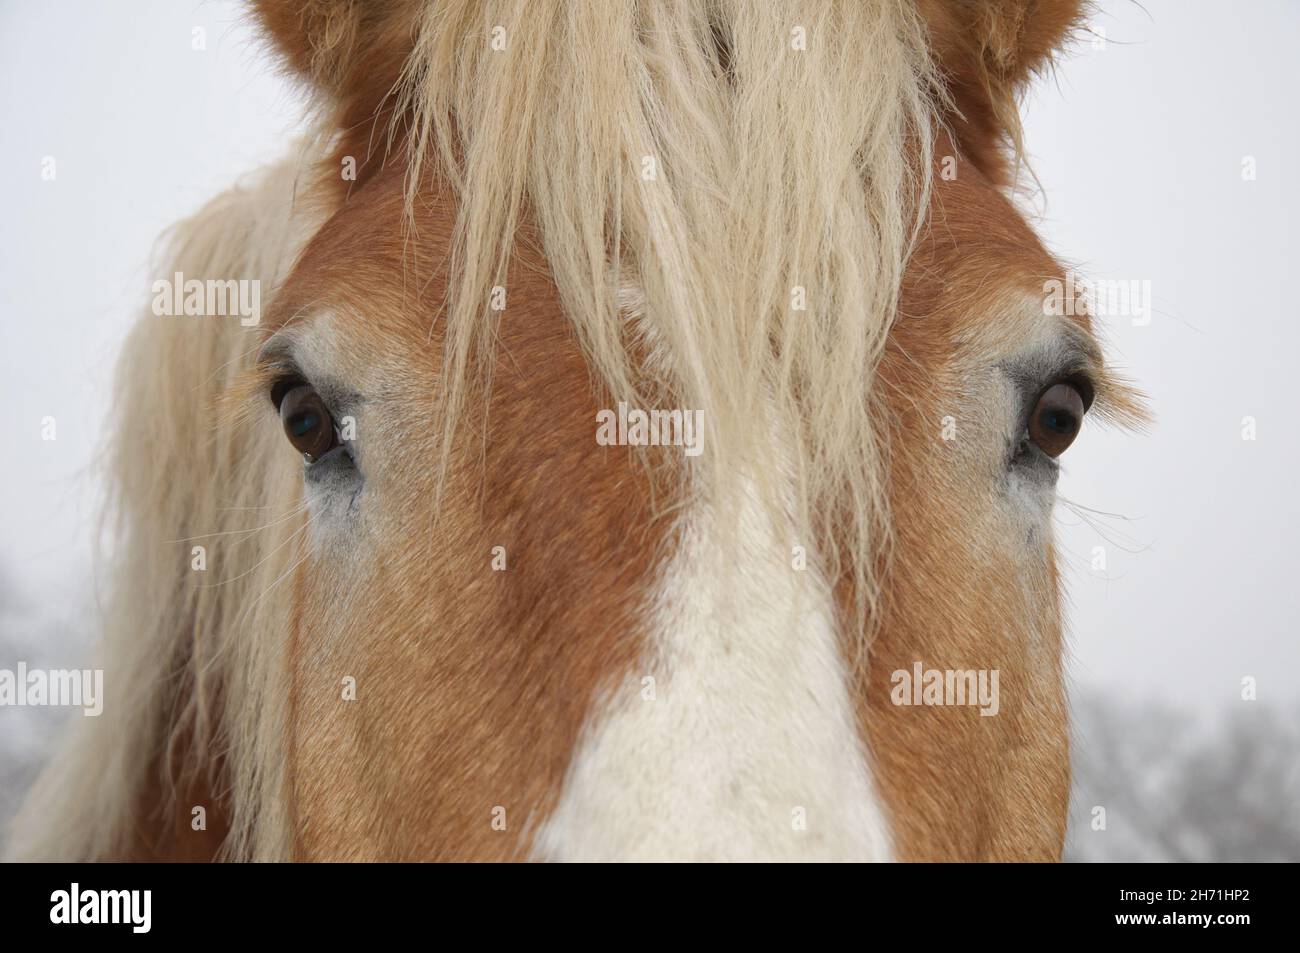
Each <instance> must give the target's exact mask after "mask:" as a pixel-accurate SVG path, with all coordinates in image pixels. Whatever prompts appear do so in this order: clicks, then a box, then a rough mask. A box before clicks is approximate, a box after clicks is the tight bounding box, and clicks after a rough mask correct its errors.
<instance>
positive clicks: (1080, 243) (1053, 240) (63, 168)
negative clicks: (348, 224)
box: [0, 0, 1300, 861]
mask: <svg viewBox="0 0 1300 953" xmlns="http://www.w3.org/2000/svg"><path fill="white" fill-rule="evenodd" d="M1240 12H1241V8H1240V7H1239V6H1235V5H1233V4H1231V3H1228V2H1226V0H1224V2H1218V3H1216V2H1208V0H1206V2H1191V0H1182V2H1174V0H1144V2H1143V4H1142V5H1141V6H1138V5H1137V4H1136V3H1132V2H1129V0H1107V2H1102V3H1101V4H1100V12H1099V14H1098V15H1097V16H1096V17H1095V19H1094V20H1093V23H1092V25H1093V27H1094V29H1095V30H1096V31H1097V37H1096V39H1095V41H1094V42H1084V43H1082V44H1080V45H1079V46H1078V47H1077V48H1076V49H1075V50H1074V51H1073V54H1072V55H1071V56H1069V57H1068V58H1067V59H1065V61H1064V63H1063V65H1062V67H1061V69H1060V70H1059V71H1058V74H1057V75H1056V76H1055V77H1050V78H1048V79H1047V80H1045V81H1044V82H1042V83H1040V84H1039V86H1038V87H1037V88H1036V90H1035V92H1034V94H1033V96H1032V97H1031V98H1030V101H1029V102H1028V103H1027V106H1026V119H1027V143H1028V146H1029V150H1030V153H1031V155H1032V157H1033V169H1034V172H1035V173H1036V174H1037V176H1038V179H1039V180H1040V181H1041V183H1042V185H1043V189H1044V194H1045V195H1046V197H1047V198H1046V200H1045V201H1044V200H1043V199H1042V198H1037V199H1032V200H1030V203H1029V204H1030V206H1031V207H1032V209H1033V211H1034V213H1035V217H1036V220H1037V221H1038V223H1039V227H1040V231H1041V233H1042V234H1043V235H1044V236H1045V238H1046V240H1047V241H1048V244H1049V246H1050V247H1051V248H1052V249H1053V251H1055V252H1056V253H1057V254H1058V255H1060V256H1061V257H1062V258H1063V259H1064V260H1066V261H1068V262H1072V263H1074V264H1076V265H1077V266H1078V267H1079V268H1080V269H1081V270H1082V271H1083V273H1084V274H1086V275H1088V276H1089V277H1092V278H1108V279H1137V280H1149V281H1150V282H1151V283H1152V289H1153V293H1154V298H1155V316H1154V319H1153V320H1152V321H1151V323H1150V324H1149V325H1147V326H1142V327H1135V326H1133V325H1132V324H1131V322H1129V321H1128V320H1127V319H1113V320H1111V321H1109V322H1108V323H1107V326H1106V327H1105V328H1104V329H1103V330H1104V334H1105V336H1106V338H1107V341H1108V348H1109V353H1110V355H1111V357H1112V359H1113V360H1114V361H1115V362H1116V363H1117V364H1119V365H1120V366H1121V367H1122V368H1123V369H1124V370H1125V371H1126V372H1127V374H1128V375H1129V376H1130V377H1132V378H1133V379H1135V380H1136V381H1138V382H1139V383H1140V385H1141V386H1142V388H1143V389H1144V390H1146V391H1147V392H1148V393H1149V394H1150V395H1151V397H1152V399H1153V406H1154V408H1155V411H1156V414H1157V418H1158V419H1157V426H1156V427H1155V428H1154V429H1153V431H1152V432H1151V433H1150V434H1148V435H1143V436H1133V435H1129V434H1121V433H1116V432H1108V431H1106V430H1104V429H1098V428H1095V427H1093V428H1087V429H1086V431H1085V434H1084V436H1083V437H1082V438H1081V439H1080V446H1079V447H1078V448H1077V449H1076V451H1075V452H1074V453H1073V454H1071V457H1070V460H1069V463H1068V465H1067V468H1066V471H1065V473H1064V476H1063V478H1062V483H1061V496H1062V498H1063V500H1065V501H1068V503H1069V504H1070V505H1062V506H1060V507H1058V511H1057V524H1058V533H1059V538H1060V543H1061V549H1062V553H1063V556H1064V559H1063V561H1064V563H1065V566H1066V571H1067V575H1068V581H1069V592H1070V596H1071V603H1072V608H1071V610H1070V613H1069V618H1070V629H1071V644H1070V673H1071V686H1072V695H1073V707H1074V711H1075V720H1074V724H1075V734H1076V739H1077V740H1076V748H1075V774H1076V789H1075V792H1074V805H1073V808H1072V811H1071V837H1070V845H1069V852H1068V853H1069V857H1070V858H1071V859H1075V860H1086V861H1092V860H1284V859H1285V860H1293V861H1294V860H1300V638H1297V622H1296V619H1297V616H1300V611H1298V610H1300V585H1297V583H1296V581H1295V576H1296V574H1297V570H1298V569H1300V560H1297V558H1296V555H1295V545H1294V540H1295V539H1296V538H1297V535H1298V534H1300V496H1298V495H1297V494H1296V493H1295V492H1294V487H1293V485H1292V481H1293V479H1294V473H1295V472H1296V469H1297V463H1298V462H1300V460H1298V459H1297V456H1298V454H1297V451H1298V443H1300V442H1298V440H1297V426H1296V423H1295V420H1294V418H1293V417H1292V415H1291V413H1290V412H1289V411H1288V410H1287V409H1286V408H1287V407H1288V406H1289V401H1290V399H1291V398H1292V396H1293V394H1294V387H1293V385H1292V382H1291V381H1292V377H1293V376H1294V355H1295V354H1296V353H1297V352H1300V322H1297V321H1296V319H1295V315H1294V304H1293V298H1292V295H1291V294H1290V284H1291V282H1290V277H1291V274H1292V267H1291V266H1292V264H1293V260H1294V257H1295V252H1296V239H1295V235H1296V229H1297V225H1296V223H1297V222H1300V190H1297V188H1296V187H1295V179H1294V177H1293V176H1292V175H1291V168H1290V166H1289V165H1288V162H1294V161H1295V159H1294V157H1295V156H1297V155H1300V141H1298V140H1300V126H1298V125H1297V123H1296V122H1295V121H1294V118H1295V108H1294V105H1293V98H1294V96H1295V95H1296V93H1297V91H1300V82H1298V80H1300V60H1297V58H1296V57H1295V55H1294V49H1295V46H1296V43H1297V40H1300V5H1297V4H1296V3H1293V2H1289V0H1254V2H1252V3H1251V4H1250V15H1249V16H1248V17H1243V16H1240V15H1239V14H1240ZM198 30H201V31H202V34H201V36H202V40H203V43H202V46H203V48H202V49H196V48H195V46H196V36H198V35H199V34H196V31H198ZM300 111H301V104H300V101H299V99H298V97H297V95H296V93H295V92H294V90H293V89H292V88H291V87H290V86H288V85H287V84H286V83H285V81H284V80H283V79H282V78H280V77H279V76H278V75H277V74H276V72H275V70H274V68H273V64H272V61H271V59H270V57H269V56H268V55H267V53H266V52H265V51H264V50H263V49H261V48H260V47H259V46H258V44H257V43H256V42H255V41H254V38H253V36H252V33H251V31H250V30H249V29H248V28H247V25H246V24H245V23H243V22H242V10H241V8H240V6H239V5H238V4H236V3H227V2H209V3H190V2H185V0H180V2H178V0H124V2H121V3H114V4H99V3H91V2H70V0H69V2H60V3H49V4H43V3H35V2H31V0H10V2H8V3H4V4H0V119H2V120H3V128H4V129H5V148H3V149H0V208H3V209H4V213H5V214H4V216H3V219H2V220H0V315H2V316H3V317H2V318H0V320H2V321H3V345H0V387H2V388H3V400H4V404H3V406H4V407H5V408H6V416H7V419H9V420H10V422H11V426H10V427H9V432H8V437H7V439H6V441H5V450H6V452H5V459H4V466H3V467H2V468H0V515H2V519H0V526H3V532H2V533H0V667H7V668H12V667H13V666H14V665H15V664H16V663H17V661H18V660H19V659H22V660H25V661H27V662H28V663H29V664H30V665H32V666H45V667H74V666H76V665H77V664H78V663H79V662H80V661H81V660H82V659H83V658H84V654H85V649H86V646H87V645H88V644H89V642H90V640H91V638H92V635H93V622H92V621H91V620H93V617H94V611H95V604H96V586H95V583H94V579H95V568H94V567H95V559H94V555H93V553H92V549H91V539H92V527H93V520H94V513H95V506H96V501H97V493H98V485H99V484H98V479H99V476H98V472H97V469H96V452H97V450H98V448H99V447H101V446H102V439H103V436H102V435H103V434H104V432H105V427H106V424H107V421H108V417H109V414H110V412H111V407H110V406H109V404H108V400H107V395H108V383H109V381H110V379H111V373H112V367H113V359H114V355H115V353H116V349H117V347H118V343H119V342H120V341H121V339H122V338H123V336H124V334H125V332H126V329H127V327H128V325H129V323H130V320H131V318H132V316H133V315H134V314H135V313H136V312H137V310H138V308H139V307H140V306H141V304H142V302H144V301H145V300H147V299H146V297H145V295H146V293H147V289H148V275H147V273H146V264H147V262H148V258H149V253H150V249H151V246H152V243H153V241H154V239H155V238H156V237H157V235H158V234H159V232H161V231H162V229H163V228H165V227H166V226H167V225H168V224H170V223H171V222H173V221H175V220H176V219H178V218H180V217H182V216H183V215H185V214H187V213H189V212H191V211H193V210H194V209H196V208H197V207H198V206H199V205H200V204H202V202H203V201H204V200H205V199H207V198H208V197H210V196H212V195H213V194H215V193H216V192H218V191H220V190H221V189H223V188H224V187H226V186H227V185H228V184H230V183H231V182H232V181H234V180H235V179H236V178H238V177H239V176H240V175H241V174H242V173H244V172H246V171H248V170H251V169H253V168H255V167H256V166H257V165H259V164H260V163H262V162H264V161H267V160H269V159H272V158H275V157H276V156H277V155H278V154H279V152H280V150H281V148H282V144H283V143H284V142H285V141H286V139H287V136H288V135H289V134H290V132H291V131H292V130H293V129H294V128H295V127H296V125H297V123H298V121H299V117H300ZM47 156H50V157H53V158H54V160H55V162H56V170H57V177H56V178H55V180H54V181H44V180H42V178H41V168H42V162H43V161H44V159H45V157H47ZM1248 156H1249V157H1252V158H1253V160H1254V164H1255V168H1256V170H1257V171H1256V178H1255V179H1254V180H1253V181H1246V180H1243V178H1242V174H1241V170H1242V163H1243V159H1244V158H1245V157H1248ZM46 416H53V417H55V418H56V419H57V421H58V439H57V440H54V441H45V440H42V439H41V433H40V430H41V424H40V421H41V420H42V418H44V417H46ZM1246 416H1251V417H1254V418H1255V419H1256V421H1257V428H1258V437H1257V439H1256V440H1255V441H1244V440H1242V439H1241V421H1242V418H1243V417H1246ZM1097 546H1101V547H1103V550H1104V557H1105V568H1104V569H1094V568H1093V564H1094V556H1095V550H1094V547H1097ZM1247 676H1250V677H1253V678H1255V679H1256V680H1257V685H1258V699H1257V700H1255V701H1244V700H1243V699H1242V698H1241V681H1242V678H1244V677H1247ZM65 716H66V713H65V712H61V711H58V710H52V709H33V708H28V709H22V708H5V709H0V821H3V819H5V818H7V817H8V816H9V815H10V814H11V813H12V810H13V808H14V807H15V805H16V801H17V799H18V797H19V796H20V794H21V791H22V790H23V789H24V788H25V786H26V784H27V783H28V782H29V781H30V779H31V777H32V775H33V773H34V772H35V770H36V768H37V766H38V764H39V760H40V758H41V754H42V751H44V750H46V748H47V747H48V744H49V739H50V736H51V733H52V731H53V729H54V728H55V727H56V726H57V724H58V722H59V720H60V719H61V718H62V717H65ZM75 717H80V715H79V714H78V715H76V716H75ZM1097 806H1101V807H1104V808H1105V810H1106V820H1107V827H1106V830H1104V831H1094V830H1092V829H1091V827H1090V823H1089V822H1090V820H1091V817H1092V810H1093V808H1094V807H1097Z"/></svg>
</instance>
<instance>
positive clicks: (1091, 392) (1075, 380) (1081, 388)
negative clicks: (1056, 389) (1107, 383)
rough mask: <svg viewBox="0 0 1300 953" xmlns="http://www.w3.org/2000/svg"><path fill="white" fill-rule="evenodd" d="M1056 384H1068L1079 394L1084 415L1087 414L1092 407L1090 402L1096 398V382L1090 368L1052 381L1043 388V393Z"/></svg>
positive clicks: (1075, 371) (1084, 368)
mask: <svg viewBox="0 0 1300 953" xmlns="http://www.w3.org/2000/svg"><path fill="white" fill-rule="evenodd" d="M1056 384H1069V385H1070V386H1071V387H1073V388H1074V389H1075V390H1077V391H1078V392H1079V396H1080V397H1082V398H1083V411H1084V413H1087V412H1088V410H1089V409H1090V408H1091V407H1092V402H1093V401H1094V400H1095V399H1096V398H1097V381H1096V378H1095V377H1094V376H1093V373H1092V370H1091V368H1087V367H1082V368H1079V369H1078V370H1074V371H1070V372H1069V373H1067V374H1063V375H1061V376H1060V377H1059V378H1058V379H1057V380H1055V381H1052V383H1050V384H1048V385H1047V387H1045V388H1043V390H1044V392H1046V390H1047V389H1048V388H1050V387H1053V386H1055V385H1056Z"/></svg>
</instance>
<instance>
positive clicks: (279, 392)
mask: <svg viewBox="0 0 1300 953" xmlns="http://www.w3.org/2000/svg"><path fill="white" fill-rule="evenodd" d="M272 370H273V371H276V370H278V371H279V372H278V373H277V374H276V377H275V380H274V381H272V382H271V390H270V397H271V404H272V406H274V407H275V412H276V413H277V414H278V413H279V412H280V404H282V403H283V402H284V396H285V395H286V394H287V393H289V391H291V390H293V389H294V388H295V387H302V386H304V385H306V386H308V387H310V386H311V384H310V383H309V382H308V380H307V379H306V378H305V377H304V376H303V374H302V371H301V370H299V369H298V368H297V366H295V365H292V364H285V365H281V366H280V367H279V368H272Z"/></svg>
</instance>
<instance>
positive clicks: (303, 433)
mask: <svg viewBox="0 0 1300 953" xmlns="http://www.w3.org/2000/svg"><path fill="white" fill-rule="evenodd" d="M272 400H276V401H277V402H278V403H279V409H280V424H281V426H283V427H284V435H285V436H286V437H288V438H289V442H290V443H291V444H293V448H294V449H295V450H297V451H298V452H299V453H301V454H302V456H303V459H304V460H306V461H307V462H308V463H314V462H316V461H317V460H319V459H320V458H321V457H323V456H324V455H325V454H326V453H328V452H329V451H330V450H332V449H333V448H334V447H335V446H336V445H337V443H338V441H337V440H336V439H335V434H334V418H333V417H332V416H330V412H329V410H328V409H327V408H326V407H325V401H323V400H321V396H320V394H318V393H316V391H315V389H313V388H312V386H311V385H310V384H304V383H297V384H295V385H293V386H291V387H289V388H288V389H284V390H281V391H280V392H279V393H275V392H273V396H272Z"/></svg>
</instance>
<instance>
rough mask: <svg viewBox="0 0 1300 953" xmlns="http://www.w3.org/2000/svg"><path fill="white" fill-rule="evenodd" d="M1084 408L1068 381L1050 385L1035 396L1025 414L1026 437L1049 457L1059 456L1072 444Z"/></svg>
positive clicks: (1081, 399)
mask: <svg viewBox="0 0 1300 953" xmlns="http://www.w3.org/2000/svg"><path fill="white" fill-rule="evenodd" d="M1086 409H1087V408H1086V407H1085V406H1084V403H1083V396H1082V395H1081V394H1080V393H1079V391H1078V390H1077V389H1076V388H1075V387H1074V385H1072V384H1053V385H1052V386H1051V387H1049V388H1047V390H1045V391H1043V393H1042V394H1041V395H1040V396H1039V398H1038V403H1037V404H1035V405H1034V412H1033V413H1032V414H1030V415H1029V439H1030V440H1032V441H1033V442H1034V443H1036V444H1037V445H1038V448H1039V449H1040V450H1042V451H1043V453H1045V454H1047V455H1048V456H1049V457H1059V456H1060V455H1061V454H1063V453H1064V452H1065V449H1066V447H1068V446H1069V445H1070V444H1072V443H1074V438H1075V437H1077V436H1078V435H1079V428H1080V427H1081V426H1083V414H1084V411H1085V410H1086Z"/></svg>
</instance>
